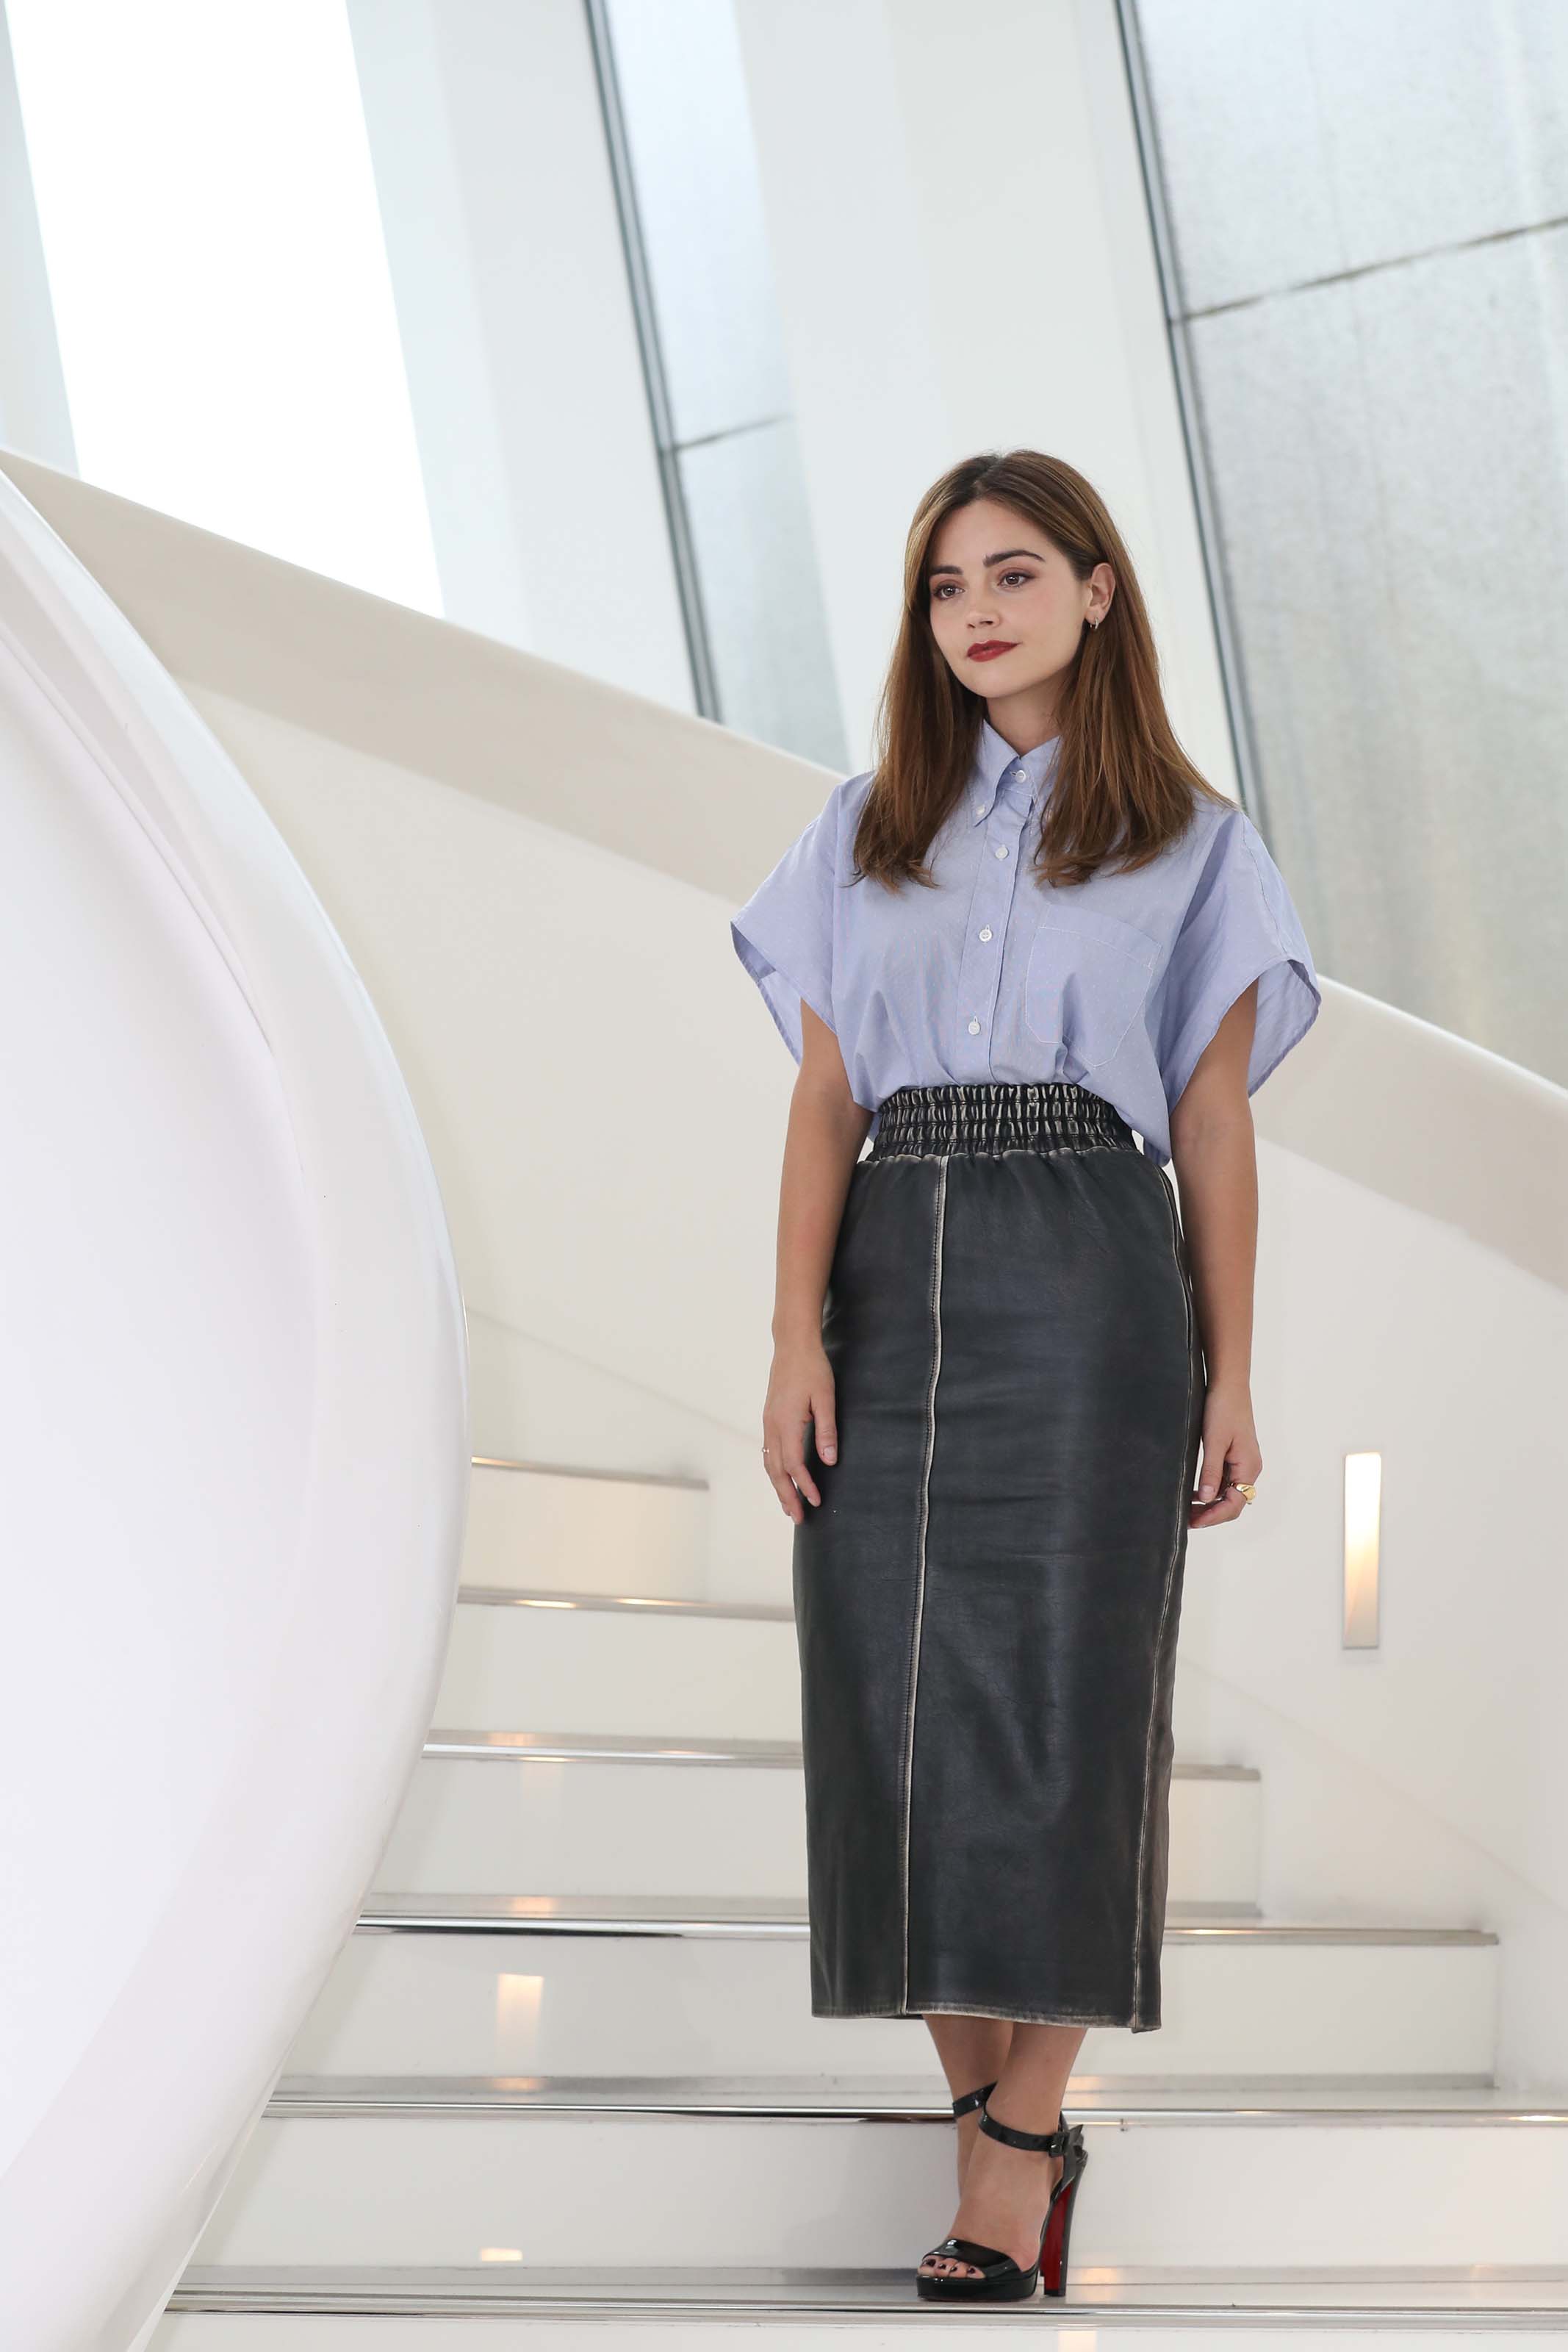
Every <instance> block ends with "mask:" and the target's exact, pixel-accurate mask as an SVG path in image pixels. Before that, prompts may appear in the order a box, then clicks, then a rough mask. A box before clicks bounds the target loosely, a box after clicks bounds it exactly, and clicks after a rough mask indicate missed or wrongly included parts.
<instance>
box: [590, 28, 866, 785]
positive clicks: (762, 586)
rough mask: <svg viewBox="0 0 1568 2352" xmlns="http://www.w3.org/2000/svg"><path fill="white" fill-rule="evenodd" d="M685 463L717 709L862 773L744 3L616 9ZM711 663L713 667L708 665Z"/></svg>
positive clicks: (697, 588) (682, 485)
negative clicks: (744, 47)
mask: <svg viewBox="0 0 1568 2352" xmlns="http://www.w3.org/2000/svg"><path fill="white" fill-rule="evenodd" d="M604 16H605V22H606V24H607V26H608V27H609V31H610V36H611V41H612V48H613V52H614V68H615V71H614V80H615V88H616V91H617V93H618V95H619V100H620V108H621V117H622V123H623V125H624V131H625V142H626V152H627V155H628V159H629V163H630V169H631V174H632V183H633V187H634V196H633V195H623V199H622V200H623V202H631V203H633V204H634V209H635V215H636V229H637V233H638V236H639V238H640V242H641V247H642V251H643V258H644V261H645V265H646V271H647V282H648V289H649V299H650V301H651V303H652V308H653V319H652V320H644V323H643V331H644V334H645V336H647V337H648V338H649V339H650V340H651V341H653V342H655V343H656V351H655V352H653V363H654V366H655V369H656V372H657V373H658V374H659V376H660V377H661V378H662V381H663V383H664V392H665V395H666V399H667V403H668V409H669V416H670V432H671V436H672V439H671V445H670V451H669V454H671V455H673V456H674V458H675V460H676V463H675V467H674V472H675V480H676V483H677V484H678V488H679V494H680V497H681V498H682V499H683V500H684V506H685V518H684V520H685V529H686V531H687V534H688V539H689V546H690V552H691V559H692V566H693V569H694V570H695V583H694V587H693V590H692V593H691V595H690V598H689V607H688V615H687V625H688V628H689V630H690V631H691V634H692V635H693V638H694V640H695V641H696V642H697V644H698V648H699V654H700V656H702V657H704V658H706V668H707V672H708V678H709V681H710V683H709V684H708V685H707V686H706V687H705V686H704V685H703V683H702V681H701V678H700V677H699V700H700V702H701V707H702V708H703V709H705V710H706V714H707V716H708V717H710V718H714V719H721V720H722V721H723V722H724V724H725V725H726V726H728V727H736V728H738V729H740V730H741V731H742V732H743V733H746V734H748V735H753V736H755V737H757V738H758V740H759V741H762V742H768V743H777V744H779V745H780V746H781V747H783V748H784V749H786V750H789V751H798V752H800V754H801V755H802V756H803V757H804V758H807V759H811V760H818V761H821V762H822V763H823V764H824V765H826V766H829V767H840V768H841V767H843V766H844V765H845V764H846V762H847V754H846V751H845V747H844V728H843V721H842V718H841V712H840V705H839V694H838V684H837V679H836V677H835V675H834V671H833V667H832V660H831V651H830V646H829V641H828V630H827V621H826V615H825V614H824V611H823V605H822V594H821V580H820V577H819V573H818V569H817V561H816V553H815V549H814V546H813V542H812V538H811V530H810V515H809V513H808V510H807V500H806V488H805V477H804V473H803V471H802V468H801V465H800V453H799V449H798V446H797V443H796V437H795V430H794V425H793V421H792V417H791V414H790V406H791V404H790V397H789V374H788V370H787V366H786V362H785V352H784V343H783V337H782V333H781V331H780V326H779V308H778V300H777V296H776V293H775V289H774V282H773V270H772V262H771V259H770V257H769V254H768V239H767V231H766V226H765V222H764V218H763V208H762V192H761V187H760V184H759V180H758V169H757V156H756V152H755V147H754V144H753V141H752V134H751V116H750V110H749V106H748V102H747V90H746V79H745V74H744V70H743V67H742V61H741V55H740V46H739V42H738V39H737V33H736V26H735V17H734V7H733V0H660V5H658V6H657V7H650V6H648V5H646V0H604ZM700 667H701V664H700V662H699V670H700Z"/></svg>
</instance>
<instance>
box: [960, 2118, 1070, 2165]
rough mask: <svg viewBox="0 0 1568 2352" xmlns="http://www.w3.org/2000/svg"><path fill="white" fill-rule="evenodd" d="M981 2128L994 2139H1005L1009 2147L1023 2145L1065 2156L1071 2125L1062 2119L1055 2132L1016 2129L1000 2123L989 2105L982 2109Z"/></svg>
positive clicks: (1035, 2152)
mask: <svg viewBox="0 0 1568 2352" xmlns="http://www.w3.org/2000/svg"><path fill="white" fill-rule="evenodd" d="M980 2129H981V2130H982V2131H983V2132H985V2133H986V2134H987V2135H988V2137H990V2138H992V2139H999V2140H1005V2141H1006V2143H1007V2145H1008V2146H1009V2147H1022V2148H1027V2149H1029V2150H1030V2152H1031V2153H1033V2154H1036V2155H1040V2156H1065V2155H1066V2154H1067V2143H1068V2139H1069V2137H1070V2132H1071V2127H1070V2126H1069V2125H1068V2124H1067V2123H1066V2121H1065V2120H1063V2119H1060V2118H1059V2120H1058V2123H1057V2127H1056V2129H1055V2130H1054V2131H1053V2132H1026V2131H1014V2129H1013V2127H1012V2126H1011V2124H999V2123H998V2121H997V2119H996V2117H995V2116H994V2115H992V2113H991V2111H990V2109H989V2107H982V2108H981V2110H980Z"/></svg>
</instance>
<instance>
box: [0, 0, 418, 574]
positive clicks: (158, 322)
mask: <svg viewBox="0 0 1568 2352" xmlns="http://www.w3.org/2000/svg"><path fill="white" fill-rule="evenodd" d="M6 14H7V17H8V21H9V25H10V31H11V41H12V47H13V50H14V52H15V58H16V82H17V89H18V92H19V96H20V103H21V110H22V118H23V124H24V128H25V131H26V144H27V156H28V161H29V163H30V166H31V171H32V176H33V184H34V191H35V195H36V200H37V212H38V220H39V228H40V234H41V236H42V241H43V247H44V257H45V263H46V267H47V273H48V280H49V289H50V293H51V297H52V300H53V307H54V314H55V320H56V325H57V331H58V336H59V344H60V356H61V364H62V368H63V372H64V376H65V383H66V394H67V399H68V404H69V409H70V418H71V425H72V428H73V431H74V435H75V440H76V447H77V454H78V464H79V467H80V471H81V474H82V476H83V478H84V479H86V480H88V481H91V482H97V483H100V484H102V485H103V486H104V487H105V488H109V489H112V490H117V491H120V492H121V493H122V494H123V495H125V496H126V497H129V498H132V499H139V500H141V502H142V503H143V504H144V505H147V506H152V507H157V508H159V509H162V511H164V512H165V513H169V514H175V515H179V516H182V517H183V519H184V520H187V521H190V522H194V523H199V524H201V525H202V526H203V527H204V529H206V530H215V531H221V532H223V533H224V534H225V536H226V537H228V538H231V539H237V540H241V541H245V542H246V544H248V545H250V546H253V547H258V548H265V549H266V550H267V551H268V552H269V553H272V554H275V555H280V556H284V557H286V558H287V560H288V561H289V562H294V563H299V564H304V565H307V566H308V567H309V568H310V569H311V570H313V571H318V572H327V573H329V574H330V575H331V576H332V577H333V578H336V579H340V580H346V581H350V582H351V583H354V584H355V585H356V586H359V587H362V588H368V589H371V590H372V591H373V592H374V593H376V594H378V595H382V596H389V597H393V598H395V599H397V600H398V601H399V602H401V603H402V604H413V605H416V606H418V607H420V608H421V609H423V610H424V611H427V612H438V611H439V610H440V608H441V600H440V590H439V586H438V584H437V579H436V571H435V561H434V550H433V547H432V543H431V535H430V526H429V520H428V517H427V514H426V510H425V505H424V494H423V487H422V484H421V479H420V470H419V464H418V457H417V452H416V449H415V445H414V436H413V418H412V415H411V413H410V407H409V400H408V389H407V383H406V381H405V378H404V375H403V366H402V351H401V347H400V345H399V341H398V333H397V322H396V319H395V316H394V313H393V309H392V288H391V283H390V278H389V275H388V270H387V263H386V254H385V249H384V247H383V244H382V231H381V220H380V215H379V213H378V210H377V205H376V195H375V186H374V182H373V179H372V176H371V160H370V152H369V145H368V142H367V140H366V136H365V126H364V118H363V114H362V111H361V104H360V94H359V84H358V81H357V79H356V76H355V70H354V59H353V52H352V47H351V45H350V38H349V27H348V22H347V17H346V14H345V10H344V6H343V0H267V6H266V7H265V8H261V7H249V8H235V7H229V6H214V5H212V0H136V5H133V6H127V5H125V0H6Z"/></svg>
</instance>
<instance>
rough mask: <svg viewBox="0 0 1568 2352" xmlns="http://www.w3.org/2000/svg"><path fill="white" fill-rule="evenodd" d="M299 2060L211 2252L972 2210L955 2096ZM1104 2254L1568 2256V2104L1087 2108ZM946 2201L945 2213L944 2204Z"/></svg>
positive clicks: (940, 2223) (746, 2246)
mask: <svg viewBox="0 0 1568 2352" xmlns="http://www.w3.org/2000/svg"><path fill="white" fill-rule="evenodd" d="M309 2088H310V2086H308V2085H304V2084H299V2083H298V2082H297V2081H296V2082H294V2083H292V2084H290V2085H289V2086H288V2094H287V2097H286V2098H285V2100H284V2101H283V2102H282V2103H281V2105H279V2104H277V2103H275V2105H274V2106H272V2107H270V2108H269V2109H268V2111H267V2114H266V2115H265V2116H264V2117H263V2118H262V2120H261V2122H260V2123H259V2125H258V2126H257V2127H256V2132H255V2133H254V2135H253V2137H252V2138H251V2141H250V2142H249V2144H248V2145H247V2147H246V2151H245V2153H244V2155H243V2156H242V2158H241V2159H240V2163H239V2165H238V2167H237V2168H236V2171H235V2175H234V2178H233V2179H232V2180H231V2182H230V2185H229V2187H228V2188H227V2189H226V2190H225V2194H224V2196H223V2198H222V2199H221V2200H220V2202H219V2206H218V2209H217V2211H216V2213H215V2214H214V2218H213V2220H212V2221H211V2222H210V2223H209V2225H208V2227H207V2229H206V2230H205V2231H204V2233H203V2235H202V2238H201V2240H200V2242H199V2243H198V2245H197V2247H196V2249H195V2250H194V2253H193V2260H194V2261H196V2262H197V2263H203V2264H207V2263H244V2264H260V2263H389V2262H397V2263H421V2264H444V2263H459V2264H465V2265H477V2264H478V2263H481V2262H485V2261H494V2260H496V2259H497V2255H499V2257H500V2258H502V2259H507V2258H509V2257H512V2256H515V2257H516V2258H517V2260H518V2261H520V2262H521V2263H525V2264H528V2265H533V2264H536V2263H549V2264H551V2265H552V2266H572V2267H575V2266H584V2265H600V2264H604V2263H610V2262H611V2261H612V2260H613V2261H614V2262H615V2263H622V2264H624V2263H670V2262H672V2261H676V2260H678V2261H680V2262H681V2263H685V2264H689V2265H707V2264H717V2263H726V2264H743V2265H758V2264H776V2265H781V2266H782V2265H792V2264H800V2263H807V2262H810V2263H813V2264H817V2265H826V2266H828V2267H841V2266H842V2267H847V2266H850V2265H852V2264H853V2263H856V2261H857V2258H858V2260H859V2262H860V2263H862V2264H863V2265H865V2266H869V2267H873V2268H878V2269H882V2268H897V2267H899V2266H901V2265H903V2264H904V2263H913V2262H914V2261H915V2260H917V2259H918V2256H919V2253H920V2252H921V2251H922V2250H923V2248H924V2247H925V2245H926V2244H928V2243H930V2242H931V2241H932V2240H933V2239H934V2238H936V2237H938V2236H940V2235H941V2234H942V2233H943V2231H945V2229H946V2227H947V2225H948V2222H949V2221H950V2218H951V2211H952V2204H953V2193H954V2192H953V2170H952V2163H953V2147H952V2135H951V2126H950V2121H949V2120H948V2119H947V2118H946V2117H944V2116H941V2115H940V2114H939V2113H938V2112H937V2111H936V2109H935V2108H933V2109H932V2110H931V2111H930V2112H929V2113H927V2114H925V2115H909V2114H903V2113H900V2114H888V2113H885V2112H880V2111H878V2110H876V2109H874V2108H871V2107H867V2106H865V2105H845V2106H843V2107H842V2108H841V2110H840V2111H839V2112H838V2113H836V2114H835V2113H832V2112H831V2111H827V2110H825V2109H824V2110H819V2111H818V2112H817V2113H816V2114H814V2115H811V2116H797V2115H791V2114H784V2113H779V2112H776V2111H765V2112H761V2113H758V2112H754V2111H750V2110H748V2109H747V2108H746V2107H745V2106H744V2105H740V2104H738V2103H737V2104H735V2105H727V2106H724V2107H714V2108H710V2109H707V2110H705V2111H702V2112H688V2113H678V2114H670V2113H664V2112H658V2111H649V2110H646V2109H639V2108H636V2107H633V2106H629V2105H625V2104H623V2103H618V2102H617V2100H616V2098H615V2096H614V2094H613V2092H612V2093H611V2095H609V2097H607V2098H606V2100H605V2101H604V2102H603V2103H602V2104H601V2105H567V2104H559V2103H558V2104H553V2105H551V2104H545V2103H542V2102H540V2101H539V2100H538V2098H537V2097H536V2096H535V2095H533V2094H532V2093H531V2091H530V2090H529V2089H528V2087H527V2086H519V2088H518V2089H517V2090H516V2091H515V2092H513V2093H511V2094H510V2095H507V2093H506V2092H505V2091H504V2090H503V2089H501V2088H500V2087H498V2086H497V2085H494V2084H486V2085H484V2086H480V2089H479V2093H478V2095H477V2096H476V2097H475V2098H474V2099H473V2100H472V2101H470V2102H468V2103H467V2104H466V2105H464V2104H461V2103H459V2102H457V2101H456V2100H455V2099H454V2098H448V2099H447V2100H446V2101H445V2103H444V2105H443V2106H442V2107H441V2108H440V2109H439V2110H438V2111H434V2112H433V2111H431V2110H430V2109H429V2108H428V2107H424V2106H422V2105H419V2104H417V2103H413V2102H411V2101H410V2100H409V2099H408V2098H407V2096H406V2095H404V2094H403V2092H402V2089H401V2088H400V2086H397V2085H393V2086H391V2088H390V2089H389V2090H388V2091H387V2093H386V2094H385V2096H384V2099H383V2101H382V2105H380V2106H379V2107H378V2106H376V2105H367V2104H366V2103H365V2100H364V2099H363V2098H362V2097H357V2098H356V2100H355V2102H354V2104H353V2105H347V2106H346V2105H345V2102H344V2101H343V2099H342V2098H341V2097H340V2096H338V2095H335V2094H334V2093H333V2090H332V2087H331V2085H329V2084H324V2085H321V2086H319V2089H320V2092H321V2094H322V2104H321V2105H320V2106H319V2111H315V2112H312V2111H311V2108H310V2106H309V2105H308V2091H309ZM1070 2114H1071V2116H1072V2119H1073V2120H1074V2121H1082V2124H1083V2129H1084V2137H1085V2142H1086V2145H1087V2147H1088V2151H1089V2158H1090V2167H1089V2170H1088V2172H1087V2174H1086V2176H1085V2179H1084V2185H1083V2189H1082V2193H1081V2195H1080V2199H1079V2205H1078V2210H1077V2211H1076V2213H1075V2215H1074V2218H1073V2226H1072V2259H1073V2262H1074V2263H1075V2264H1077V2265H1081V2266H1082V2269H1084V2270H1093V2269H1096V2268H1099V2267H1102V2266H1124V2265H1129V2264H1130V2265H1134V2266H1136V2267H1140V2268H1141V2267H1146V2266H1150V2265H1164V2264H1171V2263H1178V2262H1179V2263H1184V2264H1186V2265H1188V2266H1192V2265H1195V2264H1200V2263H1211V2264H1216V2265H1223V2266H1226V2267H1232V2266H1236V2265H1239V2264H1243V2263H1245V2264H1248V2265H1253V2266H1255V2265H1258V2264H1264V2265H1270V2266H1275V2267H1278V2266H1287V2265H1297V2264H1327V2263H1352V2264H1356V2265H1372V2264H1390V2263H1392V2264H1405V2265H1419V2264H1427V2263H1450V2262H1451V2261H1452V2259H1453V2255H1454V2251H1455V2248H1456V2247H1457V2246H1458V2247H1462V2248H1463V2249H1464V2252H1465V2256H1466V2259H1467V2261H1468V2262H1469V2263H1472V2264H1506V2265H1515V2266H1518V2265H1523V2264H1532V2265H1537V2266H1542V2267H1548V2266H1552V2267H1560V2266H1561V2263H1562V2259H1563V2235H1562V2215H1563V2207H1564V2203H1565V2201H1568V2108H1564V2107H1563V2106H1562V2105H1554V2106H1552V2107H1550V2108H1544V2107H1531V2108H1530V2109H1527V2110H1523V2109H1521V2110H1518V2111H1516V2110H1514V2109H1513V2108H1512V2107H1511V2106H1510V2105H1506V2104H1500V2103H1498V2102H1497V2101H1496V2100H1495V2099H1494V2100H1492V2101H1490V2102H1487V2103H1485V2104H1476V2105H1465V2104H1459V2105H1450V2106H1449V2107H1448V2108H1446V2109H1443V2110H1437V2109H1429V2108H1414V2109H1413V2108H1406V2109H1401V2108H1397V2107H1382V2108H1371V2107H1368V2106H1366V2105H1364V2104H1361V2103H1356V2104H1354V2105H1351V2104H1347V2105H1345V2106H1344V2107H1343V2109H1342V2110H1339V2111H1337V2112H1336V2111H1334V2110H1333V2109H1331V2108H1329V2107H1327V2106H1325V2105H1321V2104H1320V2105H1314V2106H1312V2107H1307V2108H1291V2107H1288V2106H1285V2105H1280V2104H1275V2105H1270V2107H1268V2108H1267V2109H1265V2110H1263V2111H1261V2112H1260V2111H1259V2110H1258V2109H1257V2108H1255V2107H1251V2106H1248V2107H1239V2106H1228V2107H1221V2106H1209V2107H1194V2106H1191V2105H1187V2106H1186V2107H1183V2106H1182V2105H1179V2104H1178V2103H1177V2102H1176V2101H1175V2100H1172V2101H1169V2102H1166V2103H1164V2104H1162V2105H1149V2104H1146V2103H1139V2104H1136V2105H1134V2104H1131V2103H1128V2102H1125V2101H1124V2102H1120V2103H1110V2102H1107V2103H1105V2105H1103V2106H1101V2107H1099V2108H1090V2109H1080V2110H1073V2109H1071V2107H1070ZM923 2217H934V2218H923Z"/></svg>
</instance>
